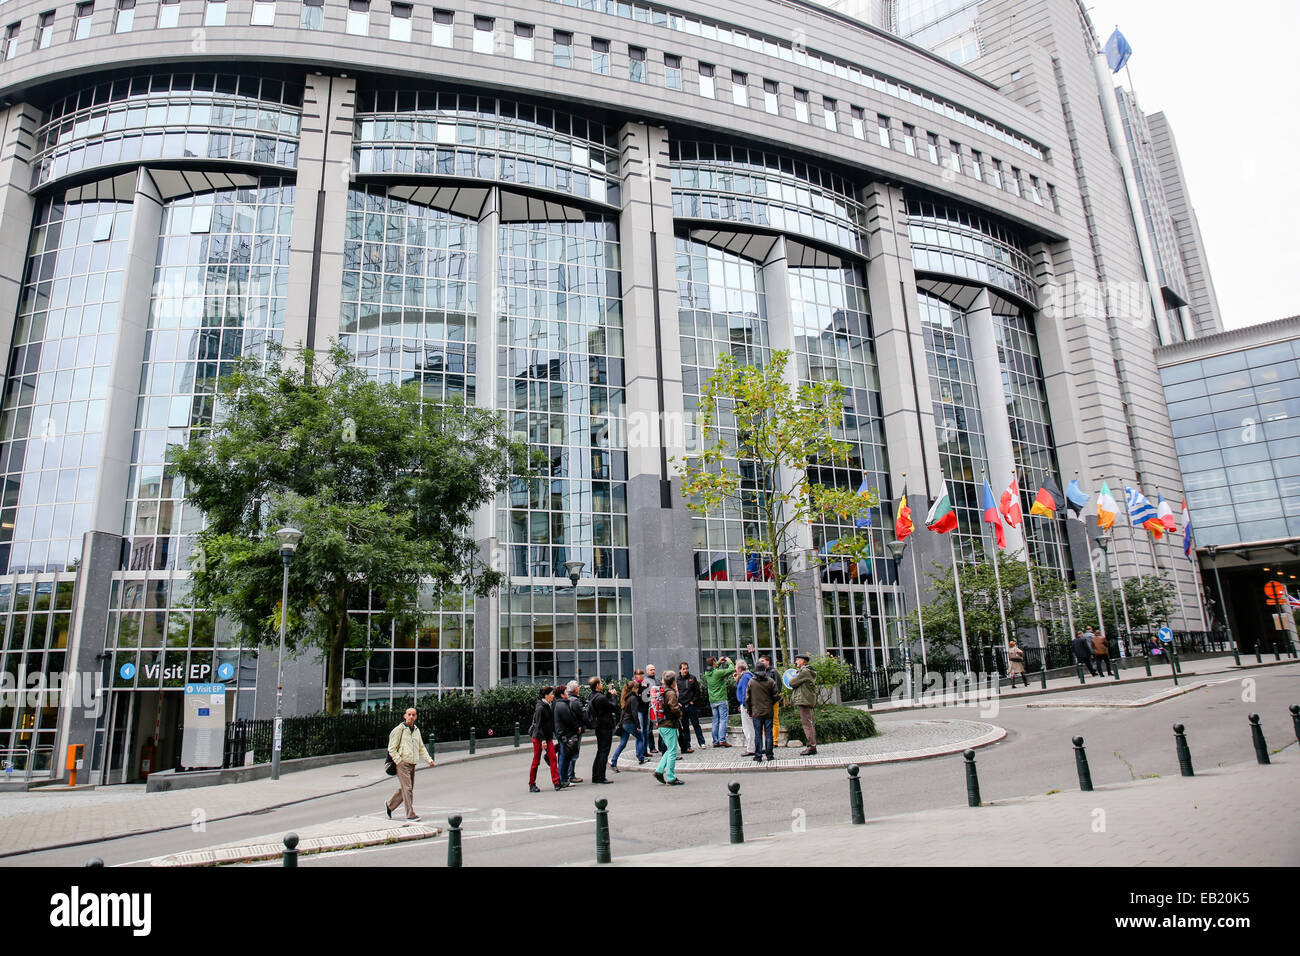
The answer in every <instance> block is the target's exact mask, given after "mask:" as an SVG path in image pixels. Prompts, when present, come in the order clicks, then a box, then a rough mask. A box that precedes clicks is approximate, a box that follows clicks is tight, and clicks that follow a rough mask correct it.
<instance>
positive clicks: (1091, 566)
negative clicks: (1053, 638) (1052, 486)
mask: <svg viewBox="0 0 1300 956" xmlns="http://www.w3.org/2000/svg"><path fill="white" fill-rule="evenodd" d="M1074 480H1075V481H1076V482H1077V481H1078V480H1079V473H1078V472H1077V471H1076V472H1075V473H1074ZM1097 495H1098V497H1099V498H1100V496H1101V491H1100V489H1099V490H1098V492H1097ZM1084 504H1085V505H1086V504H1087V502H1086V501H1085V502H1084ZM1079 520H1080V521H1082V522H1083V538H1084V541H1085V542H1086V543H1087V545H1088V576H1089V577H1090V578H1092V600H1093V602H1094V603H1095V604H1096V605H1097V627H1098V629H1099V630H1100V631H1101V636H1102V637H1103V638H1104V637H1105V636H1106V618H1105V615H1104V614H1102V613H1101V589H1100V588H1098V587H1097V564H1096V562H1095V561H1093V559H1092V542H1090V541H1088V519H1087V518H1085V517H1084V516H1083V507H1082V506H1080V508H1079ZM1066 527H1069V526H1068V525H1067V526H1066ZM1071 633H1073V631H1072V632H1071ZM1115 645H1116V648H1117V649H1118V650H1119V652H1120V654H1121V656H1122V655H1123V653H1124V645H1123V644H1122V643H1121V642H1120V640H1119V635H1118V634H1116V635H1115Z"/></svg>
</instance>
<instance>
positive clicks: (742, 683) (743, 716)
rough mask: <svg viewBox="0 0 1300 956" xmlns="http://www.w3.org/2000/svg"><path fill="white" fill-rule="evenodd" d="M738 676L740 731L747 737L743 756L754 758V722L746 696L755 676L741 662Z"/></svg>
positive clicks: (737, 701)
mask: <svg viewBox="0 0 1300 956" xmlns="http://www.w3.org/2000/svg"><path fill="white" fill-rule="evenodd" d="M736 675H737V676H736V703H737V705H738V706H739V707H740V730H741V732H742V733H743V734H744V735H745V752H744V753H743V754H741V756H742V757H752V756H754V721H753V718H752V717H750V715H749V708H748V706H746V695H747V693H748V689H749V682H750V681H751V680H753V679H754V674H753V672H752V671H750V669H749V665H748V664H746V663H745V662H744V661H739V662H737V664H736Z"/></svg>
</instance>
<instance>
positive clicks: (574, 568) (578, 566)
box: [564, 561, 600, 677]
mask: <svg viewBox="0 0 1300 956" xmlns="http://www.w3.org/2000/svg"><path fill="white" fill-rule="evenodd" d="M586 566H587V562H585V561H565V562H564V570H565V571H567V572H568V573H569V580H570V581H571V582H572V583H573V670H574V676H575V677H577V676H580V669H579V666H578V661H579V656H578V578H580V577H581V576H582V569H583V568H585V567H586ZM596 676H597V677H599V676H600V638H599V635H598V636H597V639H596Z"/></svg>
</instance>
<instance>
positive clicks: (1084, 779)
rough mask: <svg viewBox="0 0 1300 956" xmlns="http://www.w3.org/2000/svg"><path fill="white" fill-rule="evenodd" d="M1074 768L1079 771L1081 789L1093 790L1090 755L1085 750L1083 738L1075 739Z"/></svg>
mask: <svg viewBox="0 0 1300 956" xmlns="http://www.w3.org/2000/svg"><path fill="white" fill-rule="evenodd" d="M1074 766H1075V769H1077V770H1078V771H1079V789H1080V790H1085V791H1087V790H1091V789H1092V772H1091V771H1090V770H1089V769H1088V754H1087V752H1086V751H1085V750H1084V749H1083V738H1082V737H1075V738H1074Z"/></svg>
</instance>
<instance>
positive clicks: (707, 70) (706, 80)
mask: <svg viewBox="0 0 1300 956" xmlns="http://www.w3.org/2000/svg"><path fill="white" fill-rule="evenodd" d="M716 95H717V94H716V92H715V91H714V88H713V67H712V65H710V64H708V63H701V64H700V96H703V97H704V98H705V99H708V100H711V99H713V98H714V97H715V96H716Z"/></svg>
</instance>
